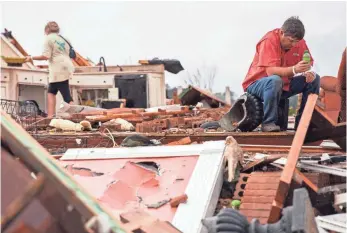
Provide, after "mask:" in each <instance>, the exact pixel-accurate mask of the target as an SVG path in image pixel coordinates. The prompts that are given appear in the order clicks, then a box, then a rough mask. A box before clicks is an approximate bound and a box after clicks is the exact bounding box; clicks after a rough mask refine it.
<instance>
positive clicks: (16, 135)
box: [1, 110, 124, 232]
mask: <svg viewBox="0 0 347 233" xmlns="http://www.w3.org/2000/svg"><path fill="white" fill-rule="evenodd" d="M1 133H2V135H1V136H2V137H1V141H2V142H3V141H4V143H5V144H6V145H7V146H8V147H9V149H10V150H11V151H12V152H13V153H14V154H15V155H16V156H18V157H19V158H20V159H21V161H22V162H23V163H24V164H25V165H27V166H28V167H30V168H31V169H32V170H34V171H40V172H42V173H43V174H44V176H45V178H46V179H47V180H49V181H50V182H51V183H52V185H54V187H56V189H57V190H59V194H60V195H61V196H62V199H64V200H66V201H67V202H68V203H72V204H73V206H74V208H75V210H76V211H78V212H79V213H80V214H81V215H82V217H80V218H79V221H78V223H80V224H83V223H84V221H85V219H90V218H92V217H94V216H101V215H102V216H105V222H106V224H109V226H110V229H111V231H112V232H124V231H123V229H122V228H121V227H120V223H119V221H118V220H117V219H116V218H114V217H113V216H112V214H110V213H109V212H108V211H107V210H106V209H104V208H103V207H102V206H101V205H100V203H99V202H97V201H96V199H95V198H92V197H91V196H90V195H89V194H88V193H87V192H86V191H85V190H84V189H83V188H82V187H81V186H80V185H79V184H77V183H76V181H75V180H74V179H73V178H72V176H70V175H69V174H67V173H66V172H65V171H64V169H63V168H62V167H61V166H60V165H59V164H58V163H57V162H56V161H54V159H53V158H52V157H51V156H50V154H49V153H48V152H47V151H46V150H45V149H44V148H43V147H42V146H41V145H40V144H39V143H38V142H37V141H36V140H35V139H34V138H33V137H32V136H30V135H29V134H28V133H27V132H26V131H25V130H24V129H23V128H22V127H21V126H20V125H18V124H17V123H16V122H15V121H14V120H13V119H12V118H11V116H9V115H8V114H6V113H5V112H4V111H2V110H1ZM47 183H48V182H47Z"/></svg>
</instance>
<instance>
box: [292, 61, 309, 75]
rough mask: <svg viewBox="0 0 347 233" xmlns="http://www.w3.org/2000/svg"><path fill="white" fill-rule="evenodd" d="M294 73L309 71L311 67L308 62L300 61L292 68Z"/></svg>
mask: <svg viewBox="0 0 347 233" xmlns="http://www.w3.org/2000/svg"><path fill="white" fill-rule="evenodd" d="M294 69H295V73H303V72H306V71H309V70H310V69H311V65H310V63H308V62H305V61H300V62H299V63H298V64H296V65H295V66H294Z"/></svg>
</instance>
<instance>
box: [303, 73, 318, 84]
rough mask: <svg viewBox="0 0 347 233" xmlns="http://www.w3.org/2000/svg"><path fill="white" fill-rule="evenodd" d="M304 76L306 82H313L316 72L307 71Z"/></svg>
mask: <svg viewBox="0 0 347 233" xmlns="http://www.w3.org/2000/svg"><path fill="white" fill-rule="evenodd" d="M304 76H305V77H306V82H307V83H311V82H312V81H313V80H314V79H315V77H316V74H315V73H314V72H306V73H305V74H304Z"/></svg>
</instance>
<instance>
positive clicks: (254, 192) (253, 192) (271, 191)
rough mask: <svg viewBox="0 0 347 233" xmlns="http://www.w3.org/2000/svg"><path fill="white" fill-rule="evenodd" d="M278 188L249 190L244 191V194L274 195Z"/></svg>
mask: <svg viewBox="0 0 347 233" xmlns="http://www.w3.org/2000/svg"><path fill="white" fill-rule="evenodd" d="M275 194H276V190H247V192H244V193H243V196H244V197H246V196H274V195H275Z"/></svg>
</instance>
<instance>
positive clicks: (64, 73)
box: [26, 22, 76, 117]
mask: <svg viewBox="0 0 347 233" xmlns="http://www.w3.org/2000/svg"><path fill="white" fill-rule="evenodd" d="M59 31H60V29H59V26H58V24H57V23H56V22H49V23H47V25H46V27H45V34H46V39H45V42H44V49H43V53H42V55H40V56H28V57H27V58H26V62H30V61H33V60H41V61H43V60H48V62H49V86H48V107H47V109H48V117H53V116H54V114H55V106H56V95H57V93H58V91H59V92H60V93H61V95H62V96H63V99H64V101H65V102H66V103H69V104H72V103H73V102H72V101H73V100H72V97H71V94H70V88H69V79H71V78H72V74H73V72H74V65H73V63H72V61H71V58H75V57H76V54H75V52H74V50H73V48H72V46H71V45H70V43H69V41H67V40H66V39H65V38H64V37H62V36H61V35H60V34H59Z"/></svg>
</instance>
